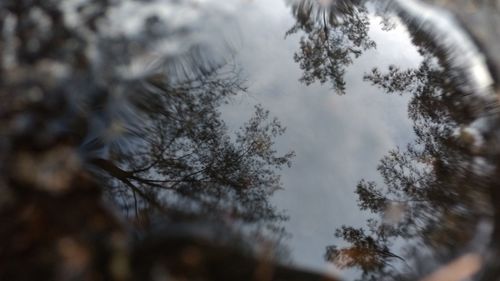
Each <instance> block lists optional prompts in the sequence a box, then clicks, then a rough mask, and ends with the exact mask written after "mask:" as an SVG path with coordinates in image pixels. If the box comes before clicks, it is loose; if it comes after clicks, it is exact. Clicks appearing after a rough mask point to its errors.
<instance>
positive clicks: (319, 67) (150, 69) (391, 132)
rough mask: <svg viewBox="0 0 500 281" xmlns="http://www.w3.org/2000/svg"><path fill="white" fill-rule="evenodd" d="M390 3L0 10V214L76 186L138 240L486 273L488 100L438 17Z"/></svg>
mask: <svg viewBox="0 0 500 281" xmlns="http://www.w3.org/2000/svg"><path fill="white" fill-rule="evenodd" d="M405 3H406V2H405ZM405 3H402V2H401V3H398V2H397V1H396V2H382V1H379V2H371V1H361V0H359V1H347V0H342V1H312V0H304V1H283V2H281V1H274V2H271V3H269V1H263V0H259V1H251V2H235V3H224V2H223V1H215V0H214V1H198V2H188V3H180V2H176V1H151V2H148V3H147V4H146V3H142V2H141V3H139V2H135V1H116V3H115V2H109V3H108V2H106V1H104V2H103V3H101V4H99V5H101V6H93V5H97V4H93V5H90V4H85V3H79V2H78V1H70V2H65V4H64V5H62V6H61V7H62V8H61V11H62V12H61V13H62V14H63V15H64V16H63V17H62V18H60V17H58V16H57V15H55V14H57V13H55V14H54V13H51V12H50V11H51V9H52V8H53V7H46V6H44V5H41V4H37V5H38V6H37V5H33V7H22V5H24V4H19V5H20V6H17V5H16V4H12V3H11V4H10V5H6V6H5V7H2V6H1V5H0V8H2V9H1V12H2V14H1V15H0V16H3V17H2V18H3V20H0V23H1V25H0V27H1V28H2V36H3V37H2V38H3V39H2V40H3V41H4V42H6V44H4V45H3V47H0V52H1V54H2V61H1V62H2V64H1V66H2V67H1V72H0V74H3V75H1V76H2V78H1V79H2V80H0V81H1V82H2V84H1V85H2V86H1V89H0V96H1V97H2V99H5V100H9V101H11V102H10V105H9V106H6V105H0V117H1V118H2V119H1V121H0V125H1V126H2V127H1V128H2V131H3V132H4V133H2V135H1V139H0V141H1V143H0V144H1V145H0V152H1V154H2V162H3V163H9V164H2V166H1V167H0V168H1V169H2V174H3V176H2V182H5V184H1V182H0V186H1V188H2V191H1V193H2V194H4V195H6V196H4V197H6V198H11V197H12V198H14V199H6V202H7V201H9V200H11V201H12V202H16V203H12V202H10V203H9V202H7V203H4V202H0V203H1V204H4V205H3V207H2V208H4V209H5V210H7V211H4V212H5V213H9V211H10V209H9V208H11V207H10V206H11V205H12V204H14V205H15V204H20V205H19V206H20V207H19V208H22V207H23V206H24V205H23V204H25V205H29V204H28V203H22V202H28V201H22V200H19V198H24V197H23V196H27V195H25V194H24V193H19V191H18V190H17V189H16V188H17V187H20V188H21V190H24V189H26V190H28V191H29V190H31V192H32V193H33V194H35V191H36V192H40V191H42V192H46V193H47V194H51V196H60V194H66V193H68V192H71V190H73V189H75V187H73V185H75V186H79V185H82V186H84V184H83V183H84V182H85V181H86V180H89V179H92V181H93V182H95V184H96V185H97V189H99V190H102V192H103V193H104V194H105V195H106V198H107V201H106V202H108V205H110V206H111V207H110V208H111V209H116V210H117V211H118V212H117V213H118V216H120V217H121V218H123V220H124V223H125V224H126V225H128V226H129V227H130V228H131V233H133V235H134V237H136V238H137V240H141V239H146V238H145V237H148V235H150V234H152V233H153V234H158V233H164V235H167V236H168V235H170V236H200V237H204V238H206V239H208V240H210V241H214V243H222V244H230V245H232V246H233V247H235V248H237V249H239V250H241V251H243V252H247V253H251V254H254V255H255V254H257V255H262V254H263V253H265V254H267V255H269V254H270V253H272V254H271V255H272V256H273V258H276V259H277V260H278V261H279V262H280V263H286V264H289V265H291V266H293V267H298V268H310V269H314V270H316V271H322V272H334V273H336V274H339V275H341V276H343V277H344V278H345V279H346V280H351V279H355V278H359V280H382V278H383V280H401V278H402V277H404V278H406V279H408V280H410V279H412V280H416V279H418V278H421V277H423V276H425V275H426V274H428V273H430V272H432V271H433V270H434V269H436V267H438V266H439V265H441V264H445V263H447V262H448V261H450V260H451V259H454V258H456V257H459V256H460V255H462V254H464V253H466V252H474V253H476V254H479V255H481V256H483V257H485V258H486V257H490V256H495V255H496V252H497V250H498V249H497V248H496V246H495V245H494V243H490V241H492V240H494V237H496V235H497V232H498V231H497V230H496V229H497V228H496V225H497V224H496V223H494V222H495V221H496V220H498V219H497V217H498V214H497V210H496V207H495V206H493V205H494V204H492V202H493V203H495V202H498V201H497V199H499V198H496V196H497V195H496V192H495V186H496V185H497V183H498V182H497V181H496V180H495V179H496V177H495V175H496V173H497V168H496V167H497V164H498V157H497V154H496V151H497V149H496V146H495V142H496V135H497V134H496V130H495V128H496V127H495V124H496V122H497V121H496V120H497V115H498V110H497V108H498V107H497V101H496V100H497V99H496V97H495V96H494V95H493V88H492V87H493V85H492V83H493V81H492V79H491V76H490V75H489V72H488V69H487V67H486V64H485V60H484V57H483V56H482V54H481V52H480V51H479V49H478V48H477V47H476V46H475V45H474V44H473V42H472V40H471V39H470V38H469V37H468V36H467V35H466V34H465V33H463V31H462V30H461V29H460V28H459V26H458V25H456V23H454V22H453V20H452V18H451V17H450V18H447V17H443V18H440V17H439V14H436V13H437V12H436V11H435V10H433V9H432V8H429V7H427V6H425V5H423V6H420V4H418V3H417V2H413V1H411V2H408V3H406V4H405ZM415 3H416V4H415ZM54 7H56V6H54ZM23 9H25V10H26V12H24V11H23ZM54 9H56V10H57V8H54ZM100 9H101V10H103V11H104V10H106V11H108V13H100V12H99V10H100ZM181 12H182V17H180V16H178V15H180V14H181ZM129 17H130V18H131V20H130V21H124V20H123V19H124V18H129ZM38 23H40V24H38ZM83 23H85V24H83ZM82 24H83V25H82ZM57 26H59V27H57ZM439 26H447V28H446V29H445V28H440V27H439ZM451 27H452V28H451ZM448 29H449V30H450V32H449V33H447V31H446V30H448ZM10 91H14V92H19V93H22V94H20V95H14V94H12V93H10ZM55 109H58V110H55ZM75 183H78V184H75ZM33 190H35V191H33ZM18 193H19V194H18ZM27 194H31V193H29V192H28V193H27ZM7 195H8V196H7ZM30 196H31V195H30ZM28 198H31V197H28ZM34 198H36V196H34ZM35 201H36V200H35ZM19 202H21V203H19ZM9 204H10V205H9ZM16 206H17V205H16ZM490 237H493V238H490ZM491 264H492V265H491V266H492V267H494V266H495V265H494V261H493V262H491ZM488 266H490V265H489V264H488V265H487V266H486V267H485V268H486V269H488ZM485 272H486V275H484V276H488V275H487V274H488V273H489V272H490V271H489V270H485ZM492 272H493V271H492Z"/></svg>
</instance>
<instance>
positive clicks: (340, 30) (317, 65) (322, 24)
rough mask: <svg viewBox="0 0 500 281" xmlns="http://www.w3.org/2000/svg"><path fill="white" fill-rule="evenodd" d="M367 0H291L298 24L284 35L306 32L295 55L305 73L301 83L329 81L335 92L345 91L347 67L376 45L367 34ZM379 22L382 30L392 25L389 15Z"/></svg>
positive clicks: (342, 92) (368, 23) (368, 21)
mask: <svg viewBox="0 0 500 281" xmlns="http://www.w3.org/2000/svg"><path fill="white" fill-rule="evenodd" d="M324 2H328V1H324ZM366 3H367V1H366V0H341V1H331V3H330V4H320V1H316V0H303V1H294V3H293V4H292V13H293V15H294V17H295V19H296V21H297V23H296V24H295V25H294V26H293V27H292V28H291V29H290V30H288V31H287V33H286V35H287V36H288V35H291V34H294V33H297V32H299V31H302V32H304V33H305V35H304V36H303V37H301V39H300V51H298V52H296V53H295V55H294V60H295V61H296V62H298V63H299V65H300V68H301V69H302V70H303V72H304V73H303V75H302V78H301V81H302V82H304V83H306V84H307V85H309V84H312V83H314V82H315V81H319V82H320V83H322V84H323V83H326V82H329V83H331V86H332V89H333V90H335V92H337V93H338V94H344V93H345V86H346V82H345V80H344V75H345V71H346V67H347V66H349V65H351V64H352V63H353V60H354V59H356V58H358V57H359V56H361V54H362V53H363V51H366V50H368V49H371V48H375V42H374V41H373V40H371V39H370V37H369V36H368V30H369V25H370V20H369V11H368V8H367V7H366ZM382 24H383V25H384V27H385V29H390V28H391V22H390V20H389V18H388V17H383V19H382Z"/></svg>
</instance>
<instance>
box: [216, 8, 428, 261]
mask: <svg viewBox="0 0 500 281" xmlns="http://www.w3.org/2000/svg"><path fill="white" fill-rule="evenodd" d="M272 3H273V4H270V3H269V1H263V0H262V1H255V2H253V3H252V4H251V5H250V4H249V5H247V6H246V9H245V10H244V11H242V12H241V13H239V14H238V23H237V26H238V27H237V28H238V29H239V34H241V35H240V38H237V39H233V40H232V39H229V41H233V42H241V43H238V44H240V46H238V51H237V55H236V61H237V62H238V63H240V64H241V66H242V68H243V71H244V75H246V78H247V80H248V83H247V84H248V86H249V89H248V93H247V94H246V95H242V96H239V97H237V98H235V99H234V102H233V103H231V104H230V105H229V106H227V107H226V108H224V110H223V112H224V116H225V119H226V122H227V123H228V125H229V126H233V127H235V128H237V127H238V126H240V124H241V123H242V122H244V121H245V120H246V119H247V118H248V117H249V116H250V115H251V112H252V108H253V106H252V105H253V104H256V103H261V104H263V105H264V106H265V107H266V108H267V109H269V110H270V111H271V114H272V115H274V116H276V117H278V118H279V119H280V120H281V121H282V123H283V124H284V125H285V126H286V127H287V132H286V134H285V136H284V137H282V138H281V139H279V140H278V141H277V147H278V150H282V151H288V150H290V149H293V150H295V152H296V157H295V158H294V159H293V166H292V168H291V169H285V170H284V171H283V172H282V174H283V183H284V188H285V190H284V191H281V192H278V193H277V194H276V196H275V202H276V204H277V206H278V208H280V209H285V210H287V212H288V214H289V215H290V220H289V221H288V222H287V223H286V228H287V230H288V231H289V232H290V233H291V234H292V236H293V237H292V238H291V239H290V240H289V241H288V243H289V246H290V248H291V249H292V258H293V260H294V262H296V264H298V265H299V266H305V267H312V268H315V269H320V270H325V267H326V266H328V265H327V263H326V262H325V261H324V259H323V254H324V252H325V246H327V245H330V244H334V243H339V244H341V243H342V241H336V238H335V237H334V235H333V233H334V231H335V228H337V227H339V226H340V225H342V224H346V225H355V226H356V225H359V226H361V225H362V224H363V223H364V221H365V219H366V217H367V214H366V213H361V212H360V211H359V210H358V208H357V205H356V196H355V194H354V188H355V186H356V184H357V182H358V181H359V180H360V179H361V178H366V179H373V180H376V179H379V177H380V176H379V174H378V173H377V171H376V166H377V164H378V161H379V160H380V158H382V156H383V155H384V154H385V153H387V151H388V150H390V149H392V148H395V147H396V146H400V147H404V146H405V145H406V143H408V142H409V141H410V140H411V135H412V132H411V126H410V122H409V120H408V119H407V104H406V103H407V101H408V97H400V96H397V95H387V94H385V93H384V92H383V91H382V90H380V89H378V88H376V87H374V86H371V85H370V84H369V82H365V81H363V74H364V73H365V72H367V71H370V70H371V69H372V68H373V67H375V66H378V67H381V69H383V68H385V67H386V66H388V65H390V64H397V65H399V66H402V67H410V66H416V65H417V64H418V63H419V61H420V57H419V55H418V53H417V51H416V49H415V48H414V47H412V45H411V41H410V39H409V36H408V34H407V33H406V31H405V30H404V29H403V28H401V27H398V28H396V29H395V30H392V31H390V32H386V31H382V30H381V29H380V26H379V20H378V19H376V18H372V23H371V26H370V33H369V35H370V37H371V38H372V39H373V40H375V41H376V43H377V48H376V49H373V50H368V51H366V52H365V53H364V54H363V55H362V56H361V57H360V58H359V59H357V60H355V61H354V63H353V65H351V66H350V67H348V69H347V72H346V77H345V78H346V82H347V90H346V93H347V94H346V95H344V96H338V95H336V94H334V93H333V92H332V91H331V90H330V88H329V85H328V83H326V84H324V85H322V86H321V85H319V83H316V84H313V85H311V86H305V85H304V84H302V83H300V82H299V81H298V80H299V78H300V76H301V70H300V69H299V66H298V64H297V63H295V62H294V61H293V54H294V52H296V50H297V48H298V40H299V38H300V35H299V34H294V35H292V36H290V37H287V38H286V39H284V34H285V32H286V31H287V30H288V29H289V28H290V27H291V26H293V24H294V19H293V17H292V16H291V14H290V8H289V7H286V6H285V3H281V1H273V2H272Z"/></svg>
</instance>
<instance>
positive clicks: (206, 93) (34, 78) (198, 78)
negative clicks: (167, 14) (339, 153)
mask: <svg viewBox="0 0 500 281" xmlns="http://www.w3.org/2000/svg"><path fill="white" fill-rule="evenodd" d="M154 2H155V1H147V2H143V1H142V2H137V3H136V2H135V1H84V2H80V1H73V2H71V3H69V1H68V2H65V1H3V2H2V3H1V4H0V27H1V28H0V34H1V40H2V41H1V44H0V74H1V75H0V98H1V99H2V101H4V102H2V103H0V130H1V131H2V133H1V134H0V159H1V160H2V161H0V197H1V199H0V221H1V227H0V239H1V240H2V241H4V242H5V241H9V243H4V244H3V245H2V247H1V250H0V260H2V261H3V262H2V263H1V265H0V279H2V280H4V279H5V280H34V279H43V280H77V279H78V280H79V279H88V280H100V279H102V280H130V279H129V277H130V274H132V273H133V271H134V270H135V268H133V266H141V264H142V262H143V260H147V259H151V261H152V262H151V263H148V264H142V265H143V266H144V268H145V269H147V270H150V271H148V275H144V276H141V278H140V279H144V280H152V279H153V277H151V276H150V275H149V273H150V272H151V270H152V269H151V268H152V267H153V266H154V267H155V270H157V268H156V267H158V268H160V267H161V266H160V267H159V265H158V263H157V262H156V259H158V260H160V256H161V255H171V257H173V259H174V260H175V261H180V262H181V263H182V262H183V260H182V259H181V258H180V257H178V256H176V255H177V254H179V255H181V254H182V252H179V253H176V252H175V251H172V252H170V251H169V250H170V249H162V253H161V254H157V255H151V256H141V257H137V256H133V255H134V252H133V250H134V249H135V248H140V247H141V245H142V244H141V242H144V241H147V243H148V245H156V241H157V240H156V239H147V238H151V236H141V237H145V238H144V240H143V241H129V239H128V234H129V233H128V231H127V230H126V229H127V227H125V225H124V224H123V222H122V221H121V220H120V219H118V218H117V216H116V214H115V213H114V212H112V211H111V210H110V208H109V207H110V204H109V202H104V201H103V200H102V198H101V194H102V193H106V194H108V195H111V196H113V197H114V200H115V202H117V203H118V204H121V207H123V209H124V210H125V211H127V210H128V209H131V210H132V211H133V212H134V214H133V215H131V216H130V218H131V219H132V220H136V216H135V212H136V214H137V217H138V218H137V220H136V221H137V222H138V225H139V226H140V227H142V228H144V229H146V228H147V227H149V226H151V225H153V223H151V224H149V225H148V223H147V219H150V220H151V221H153V220H154V223H155V226H157V225H160V227H159V228H161V223H162V222H170V221H179V220H180V221H183V222H184V221H189V222H191V219H193V220H197V221H200V220H204V219H206V221H209V222H210V221H216V220H219V221H223V222H224V223H226V225H230V226H231V227H234V228H237V227H239V226H241V227H242V229H243V230H242V232H244V233H245V234H248V233H246V231H247V230H248V229H247V228H246V227H247V226H251V227H252V228H251V229H249V230H248V231H254V230H255V229H256V228H257V230H259V231H260V230H262V233H261V234H262V235H264V234H266V233H267V232H268V231H275V232H277V233H280V231H281V228H280V227H279V223H280V222H281V221H282V220H283V219H285V217H284V216H283V215H282V214H281V213H280V212H278V211H277V210H276V209H275V208H274V206H272V205H271V203H270V202H269V197H270V196H271V194H272V193H273V192H274V191H275V190H276V189H278V188H280V186H281V184H280V179H279V175H278V169H279V168H281V167H283V166H286V165H288V164H289V163H290V157H291V156H292V155H291V154H286V155H283V156H280V155H278V153H277V152H276V151H275V150H274V148H273V141H274V139H275V137H277V136H279V135H280V134H282V133H283V131H284V129H283V127H282V126H281V125H280V123H279V122H278V121H277V120H275V119H271V118H269V112H268V111H266V110H264V109H263V108H261V107H257V108H256V110H255V114H254V115H253V117H251V119H250V120H248V122H247V123H245V124H244V125H243V127H242V128H241V130H240V131H239V133H237V134H236V136H232V135H231V134H230V132H229V131H228V129H227V128H226V126H225V125H224V122H223V121H222V118H221V116H220V112H219V106H220V105H221V104H223V103H224V102H226V101H228V99H229V98H230V97H231V96H232V95H234V94H236V93H237V92H239V91H242V90H244V87H243V86H242V81H241V78H240V77H239V76H238V73H236V72H231V71H230V72H228V73H224V71H226V70H228V68H229V67H228V66H224V67H222V66H219V64H217V63H214V61H211V60H210V59H211V58H210V57H208V56H207V52H204V50H205V49H204V48H203V45H200V44H197V43H196V41H195V40H193V41H194V43H193V41H191V40H188V39H193V38H190V37H189V34H190V32H191V28H193V29H196V23H193V26H189V25H188V26H177V25H176V23H174V22H168V20H169V19H168V18H164V17H161V16H159V15H155V11H156V10H155V9H151V6H150V5H154V4H155V3H154ZM134 3H135V4H140V5H138V6H134ZM66 4H67V5H66ZM162 5H167V7H166V8H167V9H168V8H171V9H173V10H175V9H176V8H178V7H176V6H175V5H182V4H179V3H177V2H176V1H166V2H165V3H162ZM169 5H174V7H171V6H169ZM120 10H125V11H124V12H125V13H127V12H130V10H133V11H134V12H137V15H138V16H144V18H136V19H135V20H137V21H138V22H141V20H143V25H141V27H140V28H139V30H138V31H137V32H136V33H133V32H132V33H131V34H128V33H127V32H129V31H127V30H125V31H124V30H118V32H117V31H116V30H114V28H120V27H121V25H120V24H121V23H122V21H123V18H117V16H116V14H114V13H117V11H120ZM192 12H193V13H195V12H196V11H192ZM113 15H114V16H113ZM118 15H119V13H118ZM160 15H161V14H160ZM200 18H204V17H203V15H201V16H200ZM116 20H118V21H120V24H118V25H117V26H115V25H114V23H113V22H114V21H116ZM167 23H168V24H167ZM183 36H184V37H183ZM186 37H188V38H186ZM183 39H186V42H189V43H190V44H186V46H183V47H186V49H187V50H184V49H183V50H177V52H175V50H174V51H172V48H165V49H166V50H167V52H166V53H165V51H164V48H162V47H164V46H171V45H169V44H172V42H177V40H183ZM215 39H216V38H214V40H215ZM191 43H192V44H191ZM168 51H172V52H173V53H168ZM151 54H155V55H156V54H159V56H158V57H154V58H155V60H156V61H159V63H158V64H159V65H161V66H160V67H158V68H154V67H153V68H152V70H150V71H144V69H143V67H144V66H145V65H147V64H148V63H149V62H150V61H151V57H150V55H151ZM193 61H195V62H196V64H192V63H191V62H193ZM215 61H219V60H215ZM169 67H173V69H174V70H172V69H169ZM157 69H160V70H161V71H156V70H157ZM163 69H167V70H165V71H163ZM178 73H182V74H183V75H184V74H186V73H187V74H188V75H184V76H182V77H183V79H177V80H176V79H173V78H175V77H165V74H169V75H171V76H173V75H174V74H178ZM177 77H179V75H177ZM124 140H125V141H124ZM89 172H91V173H89ZM105 203H108V204H107V205H105ZM150 214H151V216H149V217H148V216H147V215H150ZM173 225H175V224H173ZM215 225H216V227H217V224H215ZM169 226H171V225H168V226H167V227H169ZM195 228H196V227H195ZM228 229H230V228H228ZM196 230H197V229H196ZM221 230H222V231H223V229H221ZM224 230H225V229H224ZM230 230H233V229H230ZM162 231H163V230H160V231H159V233H160V234H161V233H162ZM235 231H237V230H235ZM191 234H192V233H191ZM222 234H223V235H226V236H229V235H230V234H229V233H227V232H224V233H222ZM200 235H201V234H200ZM167 238H168V237H167ZM186 239H187V242H188V243H187V244H186V245H187V246H189V239H190V238H189V237H187V238H186ZM129 242H130V243H129ZM186 245H185V246H186ZM214 249H216V248H214ZM200 251H201V250H200ZM214 251H215V250H214ZM224 253H226V252H224ZM224 253H223V254H224ZM227 253H232V252H230V251H227ZM200 254H201V255H203V254H204V253H201V252H200ZM210 254H213V253H212V252H211V253H210ZM216 257H217V255H216ZM228 257H229V258H228ZM230 257H231V255H229V254H228V255H227V257H226V258H225V260H224V259H223V260H222V261H221V260H218V261H216V264H215V265H217V264H218V266H219V268H222V267H224V266H226V264H225V263H226V262H228V263H231V262H232V261H231V260H230ZM235 257H236V259H241V260H242V263H241V264H240V265H239V266H240V267H244V266H249V267H248V269H249V270H250V271H252V270H254V269H255V267H256V266H254V264H255V262H254V261H253V260H245V259H243V258H241V256H239V255H235ZM249 261H251V262H252V263H251V266H250V265H249V264H250V263H249ZM132 263H134V265H133V266H132ZM190 265H191V266H192V264H190ZM211 265H214V264H211ZM164 266H165V267H166V268H167V269H168V265H164ZM203 266H204V265H199V267H198V268H199V272H201V273H199V274H200V276H204V275H203V274H204V273H203V272H204V271H203V269H202V268H203ZM160 269H161V271H162V272H163V271H165V270H167V269H165V268H160ZM285 271H286V270H285ZM185 272H188V273H189V274H191V272H193V271H189V270H186V271H185ZM214 272H217V271H214ZM220 272H222V270H221V271H220ZM287 272H288V271H287ZM181 274H182V273H181ZM233 274H235V273H233ZM236 275H237V274H236ZM127 276H128V277H127ZM156 276H157V274H155V278H156ZM163 276H167V274H166V273H165V274H163ZM56 277H57V278H56ZM160 277H162V276H160ZM165 278H166V277H165ZM193 278H195V277H193ZM235 279H238V278H235ZM215 280H217V279H215Z"/></svg>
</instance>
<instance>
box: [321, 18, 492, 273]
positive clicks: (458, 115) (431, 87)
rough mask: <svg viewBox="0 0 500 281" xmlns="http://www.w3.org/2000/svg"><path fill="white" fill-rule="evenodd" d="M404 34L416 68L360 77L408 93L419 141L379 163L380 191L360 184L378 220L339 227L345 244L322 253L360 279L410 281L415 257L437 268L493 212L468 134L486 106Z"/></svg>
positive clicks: (361, 196)
mask: <svg viewBox="0 0 500 281" xmlns="http://www.w3.org/2000/svg"><path fill="white" fill-rule="evenodd" d="M409 28H410V32H411V33H412V36H413V42H414V43H415V45H416V46H417V47H418V48H419V51H420V53H421V54H422V56H423V61H422V62H421V63H420V65H419V66H418V67H417V68H415V69H407V70H405V69H400V68H398V67H396V66H390V67H389V69H388V70H387V71H381V70H379V69H376V68H375V69H373V70H372V72H371V73H368V74H367V75H365V77H364V78H365V80H366V81H369V82H371V83H372V84H373V85H376V86H378V87H380V88H381V89H384V90H385V91H386V92H387V93H389V94H391V93H397V94H406V93H408V94H411V95H412V98H411V100H410V102H409V105H408V115H409V118H410V120H411V121H412V122H413V129H414V133H415V136H416V140H415V141H414V142H413V143H410V144H408V146H407V147H406V148H405V149H402V148H397V149H394V150H392V151H390V152H389V153H388V154H387V155H386V156H385V157H384V158H383V159H382V160H381V161H380V164H379V166H378V167H377V170H378V171H379V173H380V175H381V176H382V179H383V185H380V184H377V183H375V182H372V181H366V180H362V181H360V182H359V184H358V186H357V188H356V193H357V195H358V206H359V207H360V209H361V210H368V211H370V212H371V213H373V214H376V215H379V216H380V220H376V219H370V220H368V224H367V228H366V229H363V228H356V227H351V226H342V227H341V228H339V229H337V232H336V234H335V235H336V237H338V238H342V239H343V240H344V241H346V242H347V243H348V246H346V247H343V248H339V247H337V246H329V247H327V251H326V254H325V258H326V259H327V260H330V261H332V262H333V263H334V264H336V265H337V266H339V267H341V268H349V267H356V268H359V269H361V270H362V276H361V280H411V279H412V278H415V275H413V274H416V272H418V269H416V268H415V266H417V264H418V262H419V258H418V255H423V256H426V258H427V259H431V260H433V261H435V262H436V263H438V262H444V261H447V260H449V259H450V258H452V257H454V256H456V255H458V254H460V253H461V251H463V249H464V247H465V246H467V245H468V243H469V242H470V241H471V240H472V239H473V237H474V235H475V234H476V233H477V231H478V223H479V222H480V221H481V219H488V218H491V214H492V210H491V208H490V206H489V202H490V201H489V200H490V199H489V190H488V188H489V187H488V182H487V181H486V180H485V178H484V176H483V175H482V174H481V172H478V170H477V164H478V163H477V162H475V159H476V158H475V156H476V155H477V154H476V153H477V151H475V150H474V147H475V146H474V145H475V143H474V137H473V136H472V135H471V133H470V132H469V131H468V130H466V129H465V128H466V127H467V126H468V125H470V124H471V123H472V122H473V121H475V120H476V119H477V118H478V117H480V116H481V115H482V114H487V112H486V111H485V109H486V108H487V104H485V103H483V102H482V101H480V99H479V98H477V97H475V96H474V95H472V94H470V92H469V91H468V90H467V85H464V84H463V83H465V82H464V81H466V80H465V79H463V77H461V76H459V74H460V72H459V71H457V70H456V69H453V68H452V67H450V66H449V64H448V63H447V62H446V60H445V59H444V58H445V57H444V56H442V55H443V52H442V51H440V50H439V49H438V48H436V47H433V46H432V45H431V44H430V43H429V42H428V41H426V40H425V39H426V38H425V37H424V36H423V35H422V34H420V33H419V32H417V31H416V30H412V29H411V28H412V27H411V26H410V27H409ZM402 241H405V242H404V243H405V246H404V247H403V248H402V249H401V243H402ZM396 251H397V252H398V253H399V252H401V253H403V254H402V256H403V257H400V256H398V255H396V254H395V252H396ZM412 268H413V269H412Z"/></svg>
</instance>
